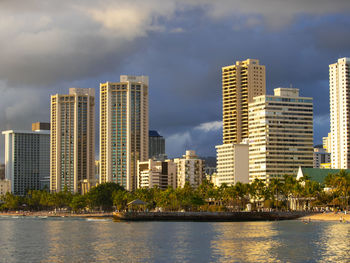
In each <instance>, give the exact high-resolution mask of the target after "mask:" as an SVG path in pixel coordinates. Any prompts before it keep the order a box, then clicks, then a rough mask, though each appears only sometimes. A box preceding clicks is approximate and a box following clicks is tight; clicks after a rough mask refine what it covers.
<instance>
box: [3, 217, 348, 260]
mask: <svg viewBox="0 0 350 263" xmlns="http://www.w3.org/2000/svg"><path fill="white" fill-rule="evenodd" d="M0 262H350V224H347V223H340V222H311V223H308V224H305V223H303V222H301V221H275V222H232V223H227V222H222V223H205V222H131V223H129V222H113V220H112V219H102V220H99V219H96V220H95V219H76V218H33V217H18V218H16V217H0Z"/></svg>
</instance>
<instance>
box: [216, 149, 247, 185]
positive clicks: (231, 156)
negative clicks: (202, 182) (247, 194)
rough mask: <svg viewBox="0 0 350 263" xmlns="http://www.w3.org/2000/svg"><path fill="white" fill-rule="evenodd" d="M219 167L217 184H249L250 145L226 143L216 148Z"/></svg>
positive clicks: (217, 167)
mask: <svg viewBox="0 0 350 263" xmlns="http://www.w3.org/2000/svg"><path fill="white" fill-rule="evenodd" d="M216 151H217V158H216V159H217V165H216V170H217V172H216V178H215V179H216V180H215V184H216V185H217V186H221V185H222V184H223V183H225V184H227V185H234V184H236V183H237V182H241V183H249V145H248V144H243V143H242V144H234V143H226V144H223V145H217V146H216Z"/></svg>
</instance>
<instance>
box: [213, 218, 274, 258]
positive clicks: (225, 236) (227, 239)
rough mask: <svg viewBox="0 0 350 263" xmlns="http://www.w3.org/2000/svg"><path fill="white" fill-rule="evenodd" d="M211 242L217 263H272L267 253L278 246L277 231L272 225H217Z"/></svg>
mask: <svg viewBox="0 0 350 263" xmlns="http://www.w3.org/2000/svg"><path fill="white" fill-rule="evenodd" d="M213 228H214V231H216V232H217V235H216V237H215V239H213V240H212V243H211V245H212V253H213V257H214V258H213V259H215V261H217V262H273V261H275V258H273V257H272V255H271V253H269V251H270V250H271V249H272V248H273V247H276V246H278V241H277V240H276V239H275V237H276V236H277V235H278V231H277V230H275V229H274V227H273V223H269V222H249V223H247V222H245V223H217V224H213Z"/></svg>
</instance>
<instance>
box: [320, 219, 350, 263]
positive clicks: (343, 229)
mask: <svg viewBox="0 0 350 263" xmlns="http://www.w3.org/2000/svg"><path fill="white" fill-rule="evenodd" d="M318 245H319V247H321V251H320V253H321V259H323V260H325V261H327V262H350V224H344V223H338V224H334V223H328V224H326V225H325V226H324V227H323V231H322V234H321V238H320V240H319V244H318Z"/></svg>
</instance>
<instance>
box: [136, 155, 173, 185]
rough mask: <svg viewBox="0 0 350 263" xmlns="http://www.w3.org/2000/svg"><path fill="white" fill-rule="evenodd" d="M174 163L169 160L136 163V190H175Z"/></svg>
mask: <svg viewBox="0 0 350 263" xmlns="http://www.w3.org/2000/svg"><path fill="white" fill-rule="evenodd" d="M176 169H177V167H176V163H174V162H173V161H171V160H166V161H155V160H152V159H149V160H148V161H146V162H138V182H137V187H138V188H154V187H159V188H160V189H162V190H165V189H167V188H168V186H171V187H172V188H174V189H175V188H176Z"/></svg>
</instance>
